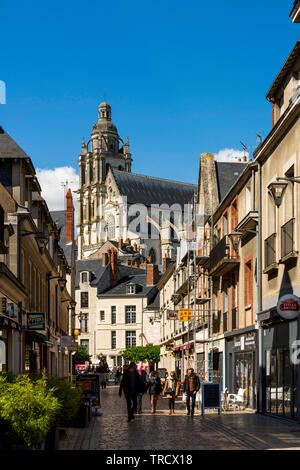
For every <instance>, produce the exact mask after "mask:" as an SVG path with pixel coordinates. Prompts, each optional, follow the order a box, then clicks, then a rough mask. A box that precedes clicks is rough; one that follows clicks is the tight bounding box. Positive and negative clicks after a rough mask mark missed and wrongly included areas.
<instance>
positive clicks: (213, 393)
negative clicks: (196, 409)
mask: <svg viewBox="0 0 300 470" xmlns="http://www.w3.org/2000/svg"><path fill="white" fill-rule="evenodd" d="M205 408H207V409H213V408H218V412H219V415H220V414H222V406H221V385H220V384H219V383H212V382H206V383H202V416H204V410H205Z"/></svg>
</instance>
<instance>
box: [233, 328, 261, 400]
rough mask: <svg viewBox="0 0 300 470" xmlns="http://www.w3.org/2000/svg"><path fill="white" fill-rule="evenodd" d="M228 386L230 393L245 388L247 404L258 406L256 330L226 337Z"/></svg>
mask: <svg viewBox="0 0 300 470" xmlns="http://www.w3.org/2000/svg"><path fill="white" fill-rule="evenodd" d="M226 386H227V388H228V390H229V393H235V394H237V393H238V392H239V390H240V389H242V390H244V400H245V405H246V406H247V407H248V408H253V409H255V407H256V331H255V330H253V331H249V330H248V331H247V332H244V334H240V335H236V333H235V336H229V337H228V336H227V337H226Z"/></svg>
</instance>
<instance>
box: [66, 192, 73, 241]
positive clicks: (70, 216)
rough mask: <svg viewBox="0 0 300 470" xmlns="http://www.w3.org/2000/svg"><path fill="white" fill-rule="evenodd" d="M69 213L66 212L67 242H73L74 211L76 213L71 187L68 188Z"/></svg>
mask: <svg viewBox="0 0 300 470" xmlns="http://www.w3.org/2000/svg"><path fill="white" fill-rule="evenodd" d="M66 199H67V214H66V219H67V220H66V221H67V239H66V241H67V243H69V242H71V241H72V240H73V238H74V223H73V213H74V206H73V197H72V192H71V189H70V188H69V189H68V192H67V195H66Z"/></svg>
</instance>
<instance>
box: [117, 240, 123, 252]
mask: <svg viewBox="0 0 300 470" xmlns="http://www.w3.org/2000/svg"><path fill="white" fill-rule="evenodd" d="M118 248H119V250H122V249H123V238H119V243H118Z"/></svg>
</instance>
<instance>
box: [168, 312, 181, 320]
mask: <svg viewBox="0 0 300 470" xmlns="http://www.w3.org/2000/svg"><path fill="white" fill-rule="evenodd" d="M167 320H178V311H177V310H167Z"/></svg>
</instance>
